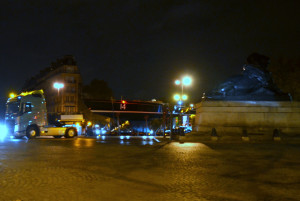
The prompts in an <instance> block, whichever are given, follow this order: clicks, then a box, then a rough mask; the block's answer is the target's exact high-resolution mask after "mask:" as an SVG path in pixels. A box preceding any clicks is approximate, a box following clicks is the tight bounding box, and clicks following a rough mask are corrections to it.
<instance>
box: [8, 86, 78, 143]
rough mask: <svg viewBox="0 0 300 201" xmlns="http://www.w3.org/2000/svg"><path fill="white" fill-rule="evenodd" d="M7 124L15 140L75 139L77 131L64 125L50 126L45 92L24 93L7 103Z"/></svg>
mask: <svg viewBox="0 0 300 201" xmlns="http://www.w3.org/2000/svg"><path fill="white" fill-rule="evenodd" d="M5 124H6V127H7V129H8V131H9V132H10V133H12V135H13V136H14V137H15V138H22V137H24V136H26V137H27V138H29V139H32V138H35V137H37V136H53V137H54V138H61V137H63V136H64V137H66V138H73V137H75V136H77V129H76V127H73V126H65V125H63V124H59V122H57V124H49V123H48V113H47V108H46V100H45V96H44V92H43V90H33V91H28V92H22V93H20V94H19V95H17V96H15V97H12V98H9V99H8V100H7V102H6V112H5Z"/></svg>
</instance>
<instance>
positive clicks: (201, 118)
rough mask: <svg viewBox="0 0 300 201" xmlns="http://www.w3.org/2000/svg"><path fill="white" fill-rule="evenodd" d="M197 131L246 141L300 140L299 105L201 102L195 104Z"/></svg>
mask: <svg viewBox="0 0 300 201" xmlns="http://www.w3.org/2000/svg"><path fill="white" fill-rule="evenodd" d="M194 130H195V131H198V132H200V133H203V134H208V133H212V136H215V135H217V136H218V137H219V138H223V139H225V138H228V137H240V139H243V140H244V141H248V140H252V139H258V138H264V139H271V140H280V139H281V138H285V137H289V136H298V135H299V138H300V102H288V101H282V102H277V101H202V102H200V103H198V104H196V120H195V129H194Z"/></svg>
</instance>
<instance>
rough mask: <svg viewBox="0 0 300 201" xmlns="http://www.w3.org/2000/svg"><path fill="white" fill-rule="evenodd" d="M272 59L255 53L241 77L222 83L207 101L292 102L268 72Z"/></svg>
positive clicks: (234, 77)
mask: <svg viewBox="0 0 300 201" xmlns="http://www.w3.org/2000/svg"><path fill="white" fill-rule="evenodd" d="M269 62H270V58H269V57H267V56H264V55H260V54H258V53H253V54H251V55H250V56H248V58H247V62H246V64H245V65H244V66H243V69H242V73H241V74H240V75H236V76H233V77H231V78H229V79H228V80H227V81H225V82H223V83H221V84H220V85H219V86H217V87H216V88H215V89H213V90H212V91H211V92H209V93H207V95H206V97H205V98H206V99H211V100H257V101H290V100H291V97H290V96H289V95H288V94H285V93H283V92H282V91H281V90H280V89H279V88H278V87H277V86H276V85H275V83H274V82H273V79H272V75H271V73H270V72H269V71H268V65H269Z"/></svg>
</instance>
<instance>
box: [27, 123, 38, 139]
mask: <svg viewBox="0 0 300 201" xmlns="http://www.w3.org/2000/svg"><path fill="white" fill-rule="evenodd" d="M38 132H39V131H38V129H37V128H36V127H34V126H30V127H29V128H27V130H26V136H27V137H28V138H29V139H33V138H35V137H36V136H37V135H38Z"/></svg>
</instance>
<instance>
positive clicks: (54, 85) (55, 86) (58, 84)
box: [53, 82, 64, 89]
mask: <svg viewBox="0 0 300 201" xmlns="http://www.w3.org/2000/svg"><path fill="white" fill-rule="evenodd" d="M53 87H54V88H56V89H61V88H63V87H64V84H63V83H59V82H55V83H54V84H53Z"/></svg>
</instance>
